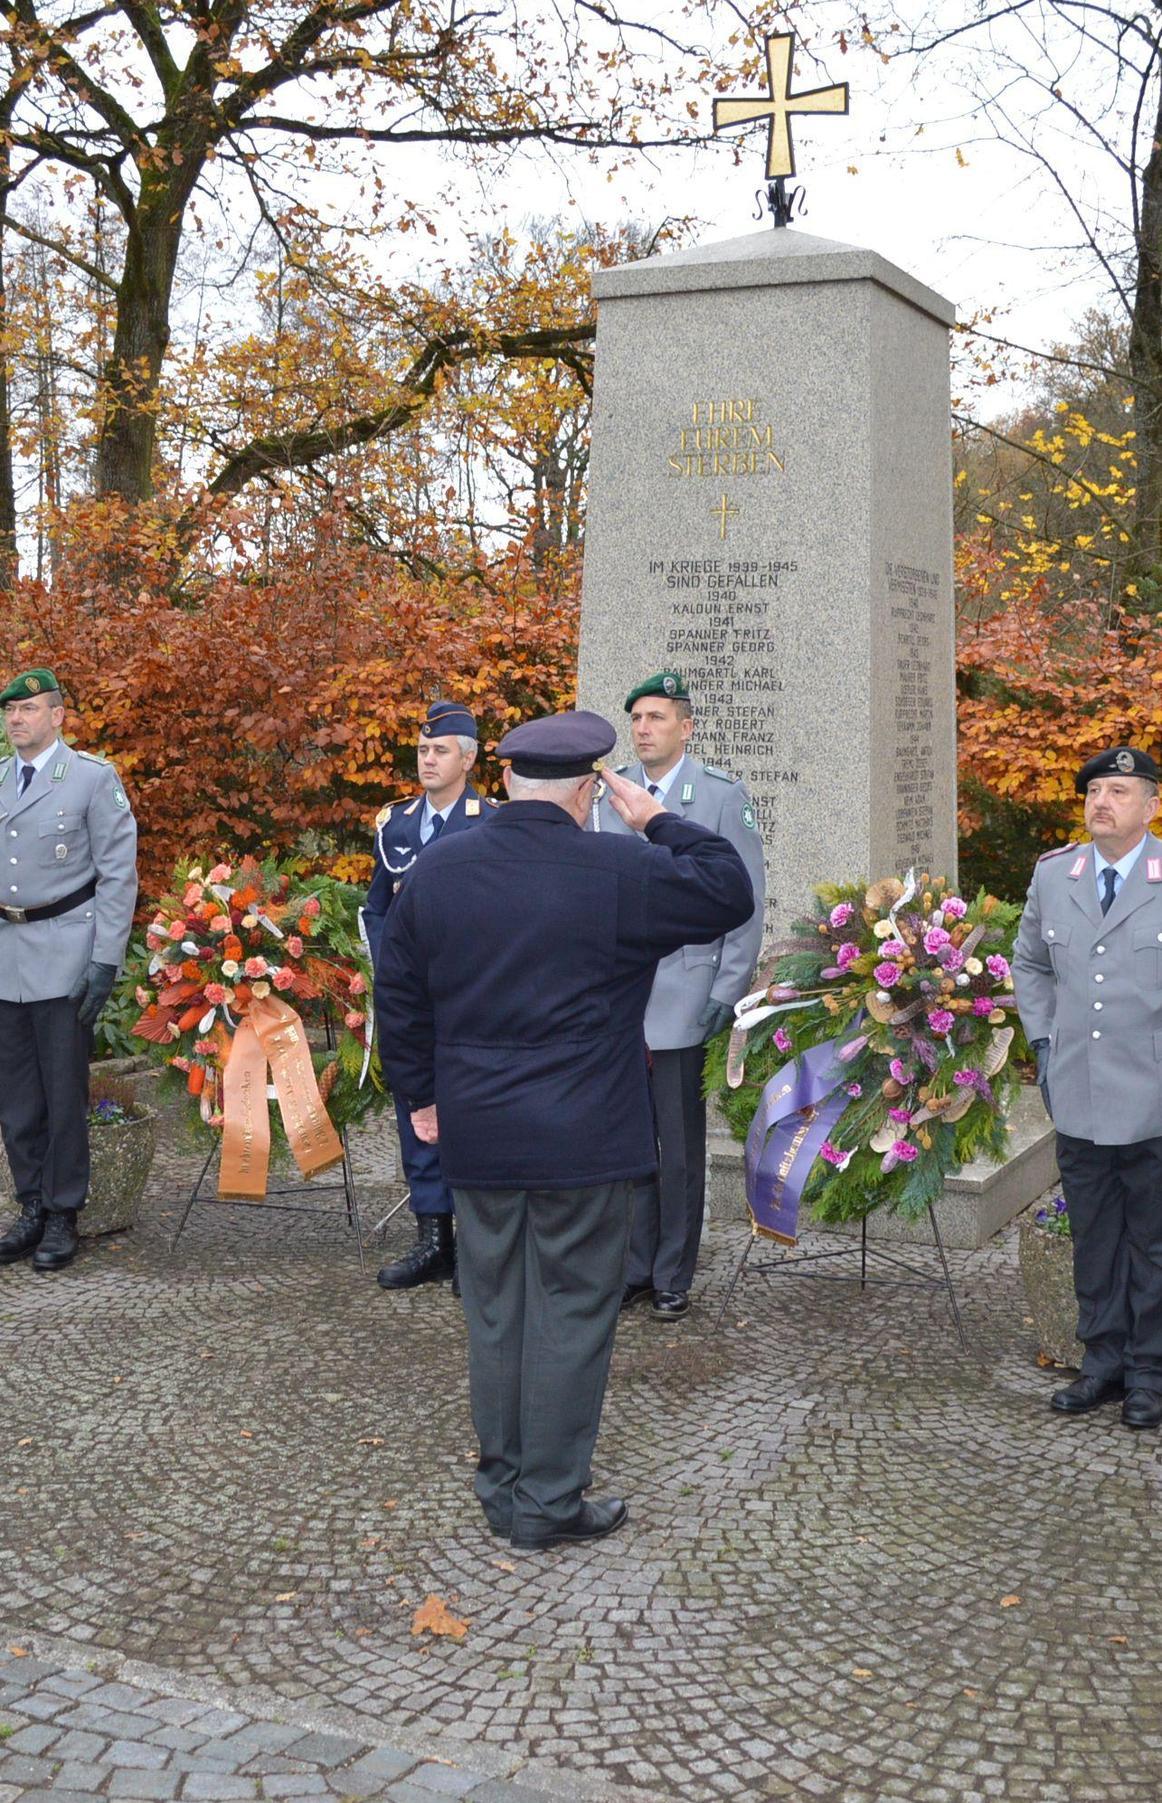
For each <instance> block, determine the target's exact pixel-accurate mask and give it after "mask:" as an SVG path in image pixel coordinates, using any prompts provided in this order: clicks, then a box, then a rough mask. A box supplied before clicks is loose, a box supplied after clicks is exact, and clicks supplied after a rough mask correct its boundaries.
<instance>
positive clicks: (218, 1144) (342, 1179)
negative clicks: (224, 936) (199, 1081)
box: [169, 1014, 367, 1273]
mask: <svg viewBox="0 0 1162 1803" xmlns="http://www.w3.org/2000/svg"><path fill="white" fill-rule="evenodd" d="M324 1025H325V1030H326V1035H327V1050H328V1051H329V1052H332V1051H334V1049H335V1032H334V1026H333V1024H332V1021H331V1017H330V1015H329V1014H328V1015H327V1017H326V1020H325V1023H324ZM339 1138H340V1139H341V1140H342V1142H343V1158H342V1162H341V1164H340V1167H339V1170H340V1175H339V1177H338V1179H337V1180H336V1181H333V1182H331V1183H317V1182H315V1181H313V1180H312V1181H311V1182H310V1183H287V1184H281V1185H280V1186H279V1187H278V1188H277V1189H271V1190H268V1191H267V1193H266V1195H265V1197H263V1198H262V1200H261V1201H257V1200H256V1201H254V1202H247V1201H243V1200H242V1199H241V1198H240V1197H237V1196H216V1195H213V1194H210V1193H206V1194H203V1192H202V1185H203V1183H204V1182H205V1180H206V1174H207V1172H208V1171H209V1169H210V1166H211V1164H213V1162H214V1160H215V1159H219V1160H220V1159H221V1156H222V1140H221V1136H220V1135H216V1136H215V1140H214V1144H213V1145H212V1146H211V1147H210V1150H209V1151H208V1152H207V1154H206V1159H205V1162H204V1164H203V1165H202V1168H201V1170H200V1171H199V1172H198V1175H197V1179H196V1181H195V1183H194V1187H193V1189H192V1190H191V1191H190V1193H189V1195H188V1196H187V1197H186V1203H185V1207H184V1208H183V1209H182V1212H181V1218H180V1219H179V1221H178V1224H177V1226H176V1227H175V1228H174V1231H173V1237H172V1239H171V1240H170V1243H169V1249H170V1251H171V1252H175V1251H176V1250H177V1243H178V1241H179V1240H180V1239H181V1237H182V1233H183V1231H184V1229H185V1225H186V1222H187V1221H188V1220H189V1218H190V1212H191V1210H192V1209H193V1206H194V1203H195V1202H204V1203H208V1204H209V1205H210V1206H212V1207H216V1208H262V1209H267V1208H269V1209H274V1210H276V1211H277V1212H279V1213H281V1214H297V1215H326V1214H329V1213H331V1212H332V1211H331V1210H330V1209H328V1208H326V1207H322V1208H315V1207H312V1205H311V1204H310V1203H309V1202H284V1201H283V1200H282V1197H284V1196H306V1195H310V1196H322V1195H327V1194H330V1195H336V1194H338V1192H339V1191H340V1190H341V1191H342V1192H343V1199H344V1206H345V1208H346V1213H347V1225H348V1227H349V1228H350V1229H351V1231H352V1232H353V1233H354V1235H355V1247H356V1250H357V1252H358V1253H359V1269H360V1271H361V1272H363V1273H366V1270H367V1263H366V1260H365V1259H364V1256H363V1225H362V1222H361V1221H360V1218H359V1198H358V1196H357V1194H356V1191H355V1175H354V1172H353V1171H352V1169H351V1147H350V1145H349V1143H348V1140H347V1129H346V1127H342V1128H340V1130H339Z"/></svg>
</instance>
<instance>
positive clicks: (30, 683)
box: [24, 676, 40, 695]
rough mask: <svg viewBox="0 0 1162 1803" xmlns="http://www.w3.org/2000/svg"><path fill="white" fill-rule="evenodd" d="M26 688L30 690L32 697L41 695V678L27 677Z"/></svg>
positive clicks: (25, 680) (25, 679)
mask: <svg viewBox="0 0 1162 1803" xmlns="http://www.w3.org/2000/svg"><path fill="white" fill-rule="evenodd" d="M24 686H25V688H26V689H27V690H28V692H29V694H30V695H39V694H40V677H39V676H26V677H25V678H24Z"/></svg>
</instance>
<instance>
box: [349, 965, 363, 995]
mask: <svg viewBox="0 0 1162 1803" xmlns="http://www.w3.org/2000/svg"><path fill="white" fill-rule="evenodd" d="M347 989H348V992H349V993H350V994H351V995H365V994H366V993H367V978H366V977H365V976H364V975H363V972H362V971H361V970H357V971H356V972H355V975H354V976H353V977H352V979H351V981H350V982H349V983H348V985H347Z"/></svg>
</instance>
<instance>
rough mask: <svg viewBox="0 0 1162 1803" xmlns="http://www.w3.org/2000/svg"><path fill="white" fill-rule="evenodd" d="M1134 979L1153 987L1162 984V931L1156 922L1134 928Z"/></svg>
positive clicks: (1145, 923) (1144, 923)
mask: <svg viewBox="0 0 1162 1803" xmlns="http://www.w3.org/2000/svg"><path fill="white" fill-rule="evenodd" d="M1134 980H1135V982H1137V983H1139V984H1148V985H1149V986H1150V987H1151V988H1157V986H1158V985H1159V984H1162V933H1160V932H1159V931H1158V927H1157V925H1156V924H1154V925H1151V924H1150V923H1149V922H1143V923H1142V925H1141V926H1136V927H1135V928H1134Z"/></svg>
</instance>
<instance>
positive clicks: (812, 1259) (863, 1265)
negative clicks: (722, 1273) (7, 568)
mask: <svg viewBox="0 0 1162 1803" xmlns="http://www.w3.org/2000/svg"><path fill="white" fill-rule="evenodd" d="M928 1220H929V1222H930V1223H931V1227H932V1238H933V1239H934V1241H935V1242H936V1250H937V1252H938V1253H939V1255H940V1267H941V1271H942V1273H943V1275H942V1276H940V1277H930V1276H928V1275H927V1274H926V1273H925V1271H924V1270H923V1269H922V1268H921V1266H919V1265H913V1264H909V1262H908V1260H907V1259H905V1258H901V1257H900V1256H899V1254H898V1253H895V1252H885V1251H884V1250H883V1248H882V1247H880V1246H877V1245H869V1244H868V1237H867V1216H866V1215H864V1217H863V1219H862V1221H861V1222H860V1231H859V1245H858V1246H840V1247H838V1248H837V1249H836V1250H835V1251H833V1252H802V1253H800V1254H799V1255H798V1256H797V1257H793V1256H791V1248H789V1247H788V1249H787V1251H786V1252H785V1253H784V1254H783V1256H782V1257H781V1258H775V1259H768V1260H766V1261H765V1262H764V1263H762V1264H759V1265H751V1266H750V1270H751V1273H752V1275H754V1276H756V1277H757V1276H766V1275H767V1274H769V1273H773V1272H778V1271H783V1272H787V1273H788V1274H789V1275H791V1276H792V1277H793V1276H795V1275H799V1276H803V1277H812V1278H815V1279H816V1280H822V1281H824V1282H828V1281H829V1282H832V1283H850V1282H852V1281H853V1279H852V1276H851V1275H847V1276H844V1274H843V1273H842V1272H839V1271H805V1270H803V1266H804V1265H815V1264H822V1263H825V1262H826V1261H828V1260H829V1259H833V1258H852V1257H854V1256H855V1255H856V1254H858V1256H859V1287H860V1289H861V1290H865V1289H866V1288H867V1286H868V1284H869V1283H883V1284H894V1285H895V1286H896V1287H897V1289H911V1290H943V1291H944V1293H945V1294H946V1296H947V1297H948V1306H949V1308H950V1309H951V1310H952V1319H953V1321H954V1322H955V1323H956V1332H957V1334H958V1336H959V1338H960V1344H961V1347H962V1348H963V1350H964V1351H965V1352H967V1351H968V1341H967V1340H966V1339H965V1336H964V1323H963V1322H962V1320H961V1318H960V1308H959V1305H958V1304H957V1300H956V1291H955V1289H954V1288H953V1285H952V1272H951V1271H950V1270H949V1268H948V1257H947V1254H946V1253H945V1250H944V1241H943V1239H942V1237H941V1233H940V1224H939V1222H938V1221H937V1219H936V1211H935V1209H934V1208H933V1207H932V1204H931V1203H929V1204H928ZM760 1237H761V1236H760V1234H759V1231H758V1229H757V1227H754V1226H752V1227H751V1234H750V1239H749V1240H748V1241H747V1243H746V1246H745V1248H744V1250H743V1254H742V1257H741V1258H740V1259H739V1261H738V1263H737V1265H736V1266H735V1268H734V1275H733V1276H732V1277H731V1280H730V1284H729V1286H728V1288H727V1291H726V1295H725V1296H724V1297H723V1299H722V1307H721V1308H720V1309H719V1311H718V1315H717V1317H716V1319H715V1322H714V1332H715V1333H717V1332H718V1330H719V1328H720V1327H721V1326H722V1321H723V1316H724V1315H725V1314H726V1311H727V1309H728V1308H729V1307H730V1299H731V1297H732V1296H733V1295H734V1292H735V1289H736V1287H737V1285H738V1282H739V1279H740V1278H741V1277H742V1274H743V1271H744V1270H745V1268H746V1265H747V1261H748V1259H749V1258H750V1255H751V1253H752V1251H753V1250H754V1247H755V1242H756V1241H757V1240H758V1239H759V1238H760ZM869 1258H874V1259H879V1260H880V1261H881V1262H882V1263H883V1264H887V1265H892V1266H894V1267H895V1269H896V1270H899V1271H905V1272H908V1273H909V1275H908V1276H905V1277H891V1276H888V1277H875V1276H869V1274H868V1268H867V1267H868V1260H869Z"/></svg>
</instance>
